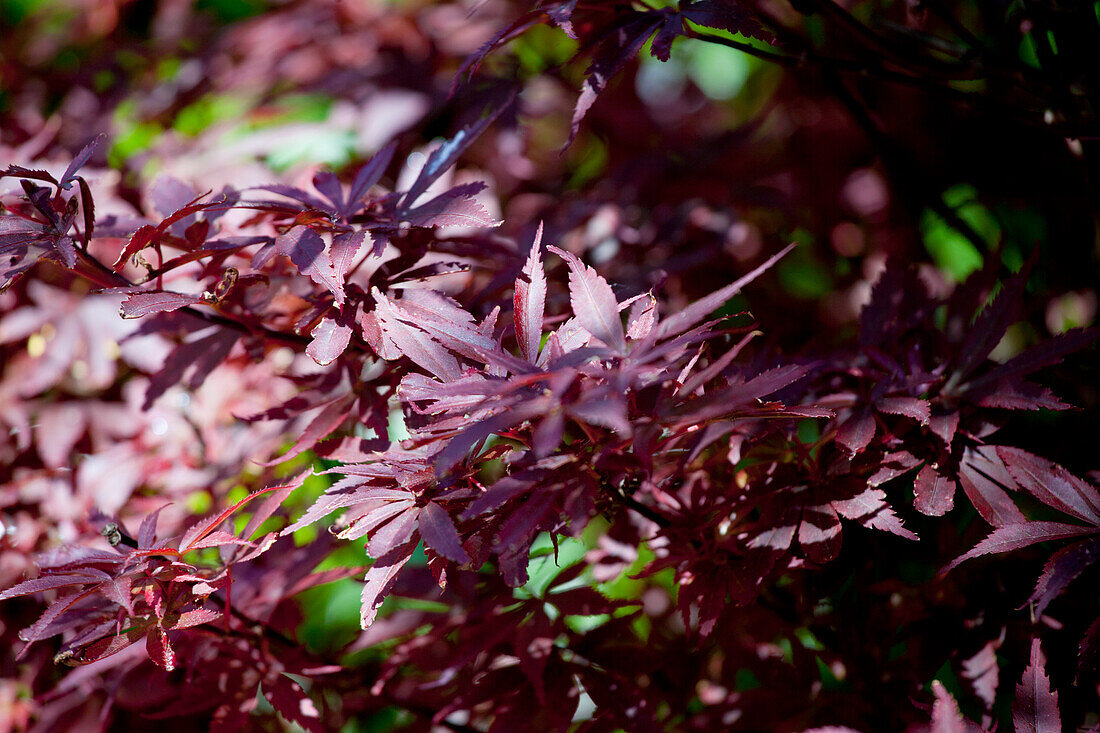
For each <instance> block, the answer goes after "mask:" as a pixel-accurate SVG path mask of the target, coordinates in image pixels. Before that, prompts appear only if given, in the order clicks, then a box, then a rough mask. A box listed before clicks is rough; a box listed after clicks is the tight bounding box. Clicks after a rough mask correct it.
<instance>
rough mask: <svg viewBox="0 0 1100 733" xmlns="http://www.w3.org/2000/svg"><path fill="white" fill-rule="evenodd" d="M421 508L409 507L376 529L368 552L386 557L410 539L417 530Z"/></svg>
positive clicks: (373, 555)
mask: <svg viewBox="0 0 1100 733" xmlns="http://www.w3.org/2000/svg"><path fill="white" fill-rule="evenodd" d="M419 516H420V510H419V509H417V508H416V507H409V508H407V509H405V511H403V512H401V513H400V514H398V515H397V516H396V517H394V518H393V519H391V520H390V521H388V522H386V523H385V524H383V525H382V526H381V527H379V528H378V529H376V530H374V533H373V534H372V535H371V538H370V542H369V543H367V554H369V555H370V556H371V557H376V558H380V557H384V556H386V554H388V553H390V552H392V551H393V550H394V549H395V548H397V547H400V546H401V545H404V544H406V543H408V542H409V541H410V539H411V538H412V536H413V532H415V531H416V527H417V523H418V519H419Z"/></svg>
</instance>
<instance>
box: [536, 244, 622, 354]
mask: <svg viewBox="0 0 1100 733" xmlns="http://www.w3.org/2000/svg"><path fill="white" fill-rule="evenodd" d="M548 249H549V250H550V251H551V252H553V253H555V254H557V255H558V256H559V257H561V258H562V259H563V260H565V262H566V264H568V265H569V302H570V304H571V305H572V307H573V313H575V314H576V316H577V320H578V321H579V322H580V324H581V325H582V326H584V328H585V330H586V331H588V332H589V333H590V334H592V335H593V336H595V337H596V338H598V339H599V340H600V341H602V342H603V343H605V344H607V345H608V346H609V347H611V348H612V349H614V350H615V351H616V352H617V353H619V354H622V353H625V351H626V335H625V334H624V333H623V323H622V321H621V320H619V303H618V301H617V300H615V293H614V292H612V290H611V286H610V285H608V284H607V281H606V280H604V279H603V278H602V277H600V275H599V274H598V273H597V272H596V271H595V270H593V269H592V268H591V267H588V266H586V265H585V264H584V263H583V262H581V261H580V260H579V259H577V256H576V255H574V254H573V253H572V252H566V251H565V250H562V249H559V248H557V247H549V248H548Z"/></svg>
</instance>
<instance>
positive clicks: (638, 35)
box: [565, 13, 664, 147]
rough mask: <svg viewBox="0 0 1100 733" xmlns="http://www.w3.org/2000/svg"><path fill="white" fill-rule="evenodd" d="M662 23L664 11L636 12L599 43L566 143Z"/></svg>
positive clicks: (586, 76) (573, 136)
mask: <svg viewBox="0 0 1100 733" xmlns="http://www.w3.org/2000/svg"><path fill="white" fill-rule="evenodd" d="M662 23H664V17H663V15H662V14H659V13H642V14H637V15H636V17H634V18H633V19H632V20H630V21H628V22H627V23H625V24H623V25H621V26H620V27H618V28H615V29H614V30H613V31H612V32H611V33H610V34H609V36H608V37H607V38H605V39H604V41H603V42H602V43H601V44H600V45H599V48H598V49H597V50H596V53H595V55H594V56H593V58H592V63H591V64H589V66H588V69H587V71H585V80H584V85H583V86H582V87H581V94H580V97H578V98H577V106H576V107H575V108H574V110H573V121H572V125H571V128H570V133H569V140H568V141H566V144H565V145H566V147H568V146H569V145H570V143H572V142H573V138H575V137H576V136H577V132H578V131H579V130H580V124H581V120H583V119H584V116H585V115H586V114H587V113H588V110H589V108H590V107H591V106H592V104H593V103H594V102H595V101H596V97H598V96H599V95H600V94H602V93H603V91H604V89H606V88H607V84H608V82H609V81H611V78H612V77H614V76H615V75H616V74H618V73H619V72H620V71H622V70H623V68H624V67H625V66H626V65H627V64H628V63H629V62H630V61H632V60H634V58H635V57H636V56H637V55H638V50H639V49H641V47H642V46H643V45H645V42H646V41H647V40H649V37H650V36H651V35H653V32H654V31H656V30H657V28H658V27H660V26H661V25H662Z"/></svg>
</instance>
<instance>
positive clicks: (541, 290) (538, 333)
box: [512, 222, 546, 364]
mask: <svg viewBox="0 0 1100 733" xmlns="http://www.w3.org/2000/svg"><path fill="white" fill-rule="evenodd" d="M541 250H542V222H539V228H538V231H536V232H535V241H534V243H532V245H531V253H530V254H529V255H528V256H527V263H526V264H524V266H523V272H522V274H521V275H520V277H519V278H517V279H516V290H515V295H514V296H513V297H512V306H513V309H514V310H513V312H512V318H513V320H514V321H515V325H516V340H517V341H518V342H519V351H520V354H522V355H523V358H524V359H526V360H527V361H529V362H531V363H532V364H534V363H535V362H536V361H538V355H539V345H540V344H541V343H542V319H543V313H544V311H545V308H546V274H545V273H544V272H543V269H542V260H541Z"/></svg>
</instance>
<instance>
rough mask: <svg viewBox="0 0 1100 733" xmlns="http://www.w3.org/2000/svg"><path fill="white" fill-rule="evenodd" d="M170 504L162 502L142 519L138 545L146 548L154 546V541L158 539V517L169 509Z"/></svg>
mask: <svg viewBox="0 0 1100 733" xmlns="http://www.w3.org/2000/svg"><path fill="white" fill-rule="evenodd" d="M169 506H171V505H170V504H162V505H161V506H158V507H157V508H156V509H154V510H153V511H151V512H149V513H148V514H146V515H145V518H144V519H142V520H141V525H140V526H139V527H138V536H137V541H138V547H139V548H141V549H143V550H145V549H148V548H150V547H152V546H153V543H154V542H156V541H157V518H158V517H159V516H160V513H161V512H162V511H164V510H165V509H167V508H168V507H169Z"/></svg>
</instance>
